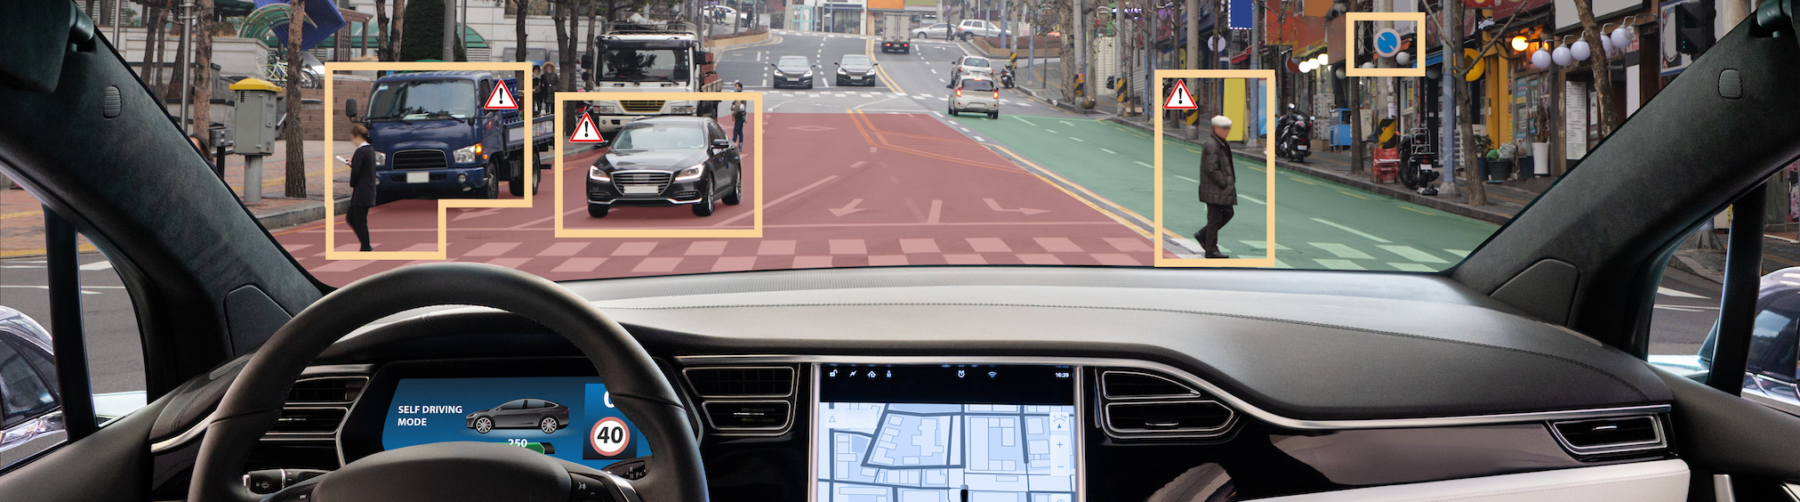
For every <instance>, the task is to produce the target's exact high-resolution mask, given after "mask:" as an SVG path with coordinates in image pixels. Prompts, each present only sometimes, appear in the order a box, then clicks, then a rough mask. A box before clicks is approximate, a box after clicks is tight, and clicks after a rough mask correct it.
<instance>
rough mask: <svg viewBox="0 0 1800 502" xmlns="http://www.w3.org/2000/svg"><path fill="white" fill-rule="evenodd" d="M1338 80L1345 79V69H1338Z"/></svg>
mask: <svg viewBox="0 0 1800 502" xmlns="http://www.w3.org/2000/svg"><path fill="white" fill-rule="evenodd" d="M1337 78H1338V80H1343V79H1344V69H1343V68H1338V69H1337Z"/></svg>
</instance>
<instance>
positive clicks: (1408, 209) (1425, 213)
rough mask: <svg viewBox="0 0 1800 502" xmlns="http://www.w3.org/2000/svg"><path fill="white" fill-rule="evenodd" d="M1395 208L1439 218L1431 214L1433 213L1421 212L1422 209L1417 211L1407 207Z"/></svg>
mask: <svg viewBox="0 0 1800 502" xmlns="http://www.w3.org/2000/svg"><path fill="white" fill-rule="evenodd" d="M1394 207H1398V208H1400V209H1405V210H1407V211H1412V212H1415V213H1419V214H1423V215H1425V216H1437V215H1435V214H1431V213H1430V212H1427V211H1423V210H1420V209H1415V208H1411V207H1407V206H1394Z"/></svg>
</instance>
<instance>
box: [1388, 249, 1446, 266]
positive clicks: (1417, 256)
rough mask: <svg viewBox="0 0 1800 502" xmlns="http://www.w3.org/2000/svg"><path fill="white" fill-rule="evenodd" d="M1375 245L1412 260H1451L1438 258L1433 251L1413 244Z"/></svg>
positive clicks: (1438, 261) (1434, 261)
mask: <svg viewBox="0 0 1800 502" xmlns="http://www.w3.org/2000/svg"><path fill="white" fill-rule="evenodd" d="M1375 247H1378V248H1381V249H1386V250H1388V251H1389V252H1392V253H1394V254H1397V255H1400V257H1402V258H1406V259H1408V260H1412V261H1417V262H1425V263H1450V262H1447V261H1444V259H1443V258H1438V257H1436V256H1433V255H1432V254H1431V253H1427V252H1424V251H1420V250H1418V249H1415V248H1413V247H1412V246H1399V245H1394V246H1387V245H1382V246H1375Z"/></svg>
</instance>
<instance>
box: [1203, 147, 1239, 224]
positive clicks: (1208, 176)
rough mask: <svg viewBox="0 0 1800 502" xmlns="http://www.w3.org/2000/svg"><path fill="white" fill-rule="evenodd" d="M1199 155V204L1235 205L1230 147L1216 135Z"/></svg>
mask: <svg viewBox="0 0 1800 502" xmlns="http://www.w3.org/2000/svg"><path fill="white" fill-rule="evenodd" d="M1207 136H1211V137H1212V144H1210V145H1206V148H1205V149H1204V150H1202V152H1201V154H1200V202H1205V203H1207V204H1223V205H1227V206H1235V205H1237V170H1236V169H1234V168H1232V165H1231V145H1228V144H1226V143H1225V138H1220V137H1219V135H1217V134H1210V133H1209V134H1207Z"/></svg>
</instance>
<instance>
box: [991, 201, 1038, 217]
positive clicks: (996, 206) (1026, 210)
mask: <svg viewBox="0 0 1800 502" xmlns="http://www.w3.org/2000/svg"><path fill="white" fill-rule="evenodd" d="M981 200H985V201H987V204H988V209H992V210H995V211H1000V212H1003V213H1024V214H1025V215H1026V216H1031V215H1034V214H1042V213H1048V212H1050V210H1048V209H1032V208H1029V207H1021V208H1018V209H1006V208H1003V207H1000V203H999V202H994V199H981Z"/></svg>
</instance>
